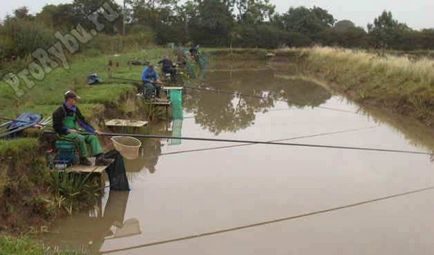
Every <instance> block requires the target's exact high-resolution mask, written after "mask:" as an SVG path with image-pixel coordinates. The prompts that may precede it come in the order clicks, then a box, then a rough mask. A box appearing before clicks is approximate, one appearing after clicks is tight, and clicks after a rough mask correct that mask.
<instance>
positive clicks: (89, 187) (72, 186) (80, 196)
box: [50, 172, 101, 214]
mask: <svg viewBox="0 0 434 255" xmlns="http://www.w3.org/2000/svg"><path fill="white" fill-rule="evenodd" d="M51 176H52V180H51V185H50V189H51V190H52V192H53V194H54V201H53V202H54V203H55V204H56V206H57V207H58V208H59V209H64V210H65V211H66V212H68V214H72V213H73V212H74V211H78V210H79V209H81V207H82V206H83V205H84V206H88V205H92V204H96V202H97V201H98V199H99V198H100V196H101V190H100V187H99V185H98V180H96V178H93V177H94V176H93V175H92V174H86V175H84V174H80V173H66V172H53V173H52V174H51Z"/></svg>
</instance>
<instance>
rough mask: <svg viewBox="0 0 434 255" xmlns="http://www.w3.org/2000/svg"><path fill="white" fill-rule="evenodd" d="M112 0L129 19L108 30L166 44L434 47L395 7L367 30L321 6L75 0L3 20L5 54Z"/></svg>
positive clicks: (25, 50) (432, 36) (430, 32)
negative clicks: (397, 16) (401, 19)
mask: <svg viewBox="0 0 434 255" xmlns="http://www.w3.org/2000/svg"><path fill="white" fill-rule="evenodd" d="M105 2H110V3H111V5H112V6H114V8H115V10H117V11H118V12H119V13H121V18H120V19H118V20H117V21H116V22H115V23H113V24H107V26H106V29H105V30H104V34H105V35H107V36H112V35H124V36H125V35H126V36H133V37H137V38H139V41H138V42H139V43H140V42H141V41H142V40H145V39H146V40H149V39H152V40H153V41H154V42H156V43H158V44H166V43H170V42H172V43H175V44H182V45H186V44H189V43H192V44H200V45H202V46H209V47H230V46H231V47H260V48H277V47H281V46H287V47H308V46H312V45H323V46H339V47H346V48H376V49H395V50H420V49H429V50H432V49H434V29H422V30H415V29H412V28H410V27H409V26H407V25H406V24H405V23H402V22H399V21H398V20H396V19H394V17H393V15H392V13H391V12H388V11H384V12H383V13H382V14H381V15H380V16H379V17H377V18H376V19H375V20H374V21H373V22H372V23H371V24H368V26H367V29H366V30H365V29H364V28H362V27H358V26H356V25H355V24H354V23H353V22H352V21H350V20H341V21H337V20H336V19H335V17H334V16H333V15H332V14H331V13H329V12H328V11H327V10H325V9H322V8H320V7H313V8H306V7H291V8H290V9H289V10H288V11H287V12H285V13H278V12H276V10H275V6H274V5H273V4H271V3H270V1H269V0H190V1H187V2H184V3H179V1H176V0H125V6H120V5H118V4H116V2H115V1H113V0H108V1H107V0H74V1H73V2H72V3H70V4H69V3H68V4H59V5H46V6H45V7H44V8H43V9H42V10H41V11H40V12H39V13H37V14H35V15H31V14H29V11H28V9H27V8H26V7H22V8H19V9H17V10H15V11H14V13H13V15H9V16H7V17H6V18H5V19H4V21H3V22H2V23H1V24H0V58H1V59H10V58H15V57H23V56H26V55H29V54H30V53H31V52H32V51H33V50H34V49H36V48H39V47H42V48H44V47H47V46H48V45H49V44H50V43H51V42H53V40H54V37H53V34H54V33H55V31H68V30H70V29H72V28H74V27H76V26H77V24H79V23H80V24H86V23H89V20H88V19H87V17H86V15H87V14H89V13H92V12H93V11H95V10H97V9H98V8H99V7H100V6H101V5H102V4H103V3H105ZM101 47H104V43H102V44H101Z"/></svg>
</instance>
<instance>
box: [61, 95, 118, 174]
mask: <svg viewBox="0 0 434 255" xmlns="http://www.w3.org/2000/svg"><path fill="white" fill-rule="evenodd" d="M79 99H80V97H79V96H77V94H76V93H75V92H73V91H68V92H66V93H65V102H64V103H63V105H62V106H60V107H59V108H58V109H57V110H56V111H55V112H54V113H53V128H54V130H55V131H56V133H57V134H58V135H59V136H60V137H61V138H62V139H65V140H70V141H72V142H74V143H75V144H76V145H77V147H78V148H79V151H80V164H81V165H87V166H89V165H92V163H91V162H90V161H89V159H88V157H90V156H95V157H96V161H95V164H96V165H108V164H109V163H110V162H109V161H108V160H107V159H105V158H104V154H103V150H102V147H101V144H100V142H99V140H98V137H97V136H96V134H98V131H97V130H95V129H94V128H93V127H92V126H91V125H90V124H89V123H87V122H86V120H85V118H84V117H83V115H82V114H81V112H80V110H79V109H78V107H77V101H78V100H79ZM87 145H90V147H91V154H90V153H89V150H88V148H87Z"/></svg>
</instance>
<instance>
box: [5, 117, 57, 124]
mask: <svg viewBox="0 0 434 255" xmlns="http://www.w3.org/2000/svg"><path fill="white" fill-rule="evenodd" d="M51 119H52V118H51V117H49V118H46V119H42V120H41V121H40V122H38V123H35V122H34V121H28V120H18V119H11V118H6V117H0V120H6V121H8V122H10V123H12V122H20V123H27V124H35V125H42V126H46V125H47V124H48V123H49V122H51Z"/></svg>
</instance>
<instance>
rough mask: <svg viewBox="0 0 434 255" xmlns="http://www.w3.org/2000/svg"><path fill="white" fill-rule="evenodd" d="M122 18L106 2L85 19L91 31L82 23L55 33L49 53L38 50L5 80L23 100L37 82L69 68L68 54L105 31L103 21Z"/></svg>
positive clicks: (112, 21)
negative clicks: (31, 59)
mask: <svg viewBox="0 0 434 255" xmlns="http://www.w3.org/2000/svg"><path fill="white" fill-rule="evenodd" d="M120 16H121V15H120V13H118V12H116V11H115V10H114V8H113V7H112V6H111V5H110V4H109V3H107V2H106V3H104V4H103V5H102V6H101V7H100V8H98V9H97V10H96V11H94V12H93V13H91V14H89V15H87V16H86V18H87V19H88V20H89V21H91V22H90V23H91V24H92V26H93V27H92V28H89V29H86V28H85V27H83V25H82V24H78V25H77V26H76V27H75V29H72V30H71V31H70V32H69V33H66V34H62V33H61V32H59V31H58V32H56V33H55V34H54V37H55V38H56V39H57V42H56V43H54V44H53V45H52V46H51V47H49V48H48V49H47V50H45V49H42V48H39V49H36V50H35V51H34V52H33V53H32V56H33V58H34V59H35V61H33V62H31V63H30V64H28V65H27V67H26V68H24V69H22V70H20V71H19V72H16V73H8V74H6V75H5V76H4V77H3V81H4V82H6V83H7V84H8V85H9V86H10V87H11V88H12V89H13V90H14V92H15V96H16V97H18V98H20V97H22V96H23V95H25V93H26V92H27V91H29V90H30V89H32V88H33V87H34V86H35V81H42V80H43V79H44V78H45V77H46V76H47V75H48V74H49V73H51V72H52V71H53V70H55V69H57V68H64V69H69V68H70V65H69V63H68V59H67V57H66V54H65V53H69V54H75V53H77V52H78V51H79V50H80V46H81V45H84V44H87V43H88V42H89V41H91V40H92V39H93V38H95V36H96V35H98V33H99V32H101V31H103V30H104V28H105V25H104V24H103V23H102V22H101V20H102V19H105V20H106V21H108V22H110V23H111V24H113V23H114V22H115V21H116V20H117V19H118V18H119V17H120ZM65 50H66V51H67V52H65Z"/></svg>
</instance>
